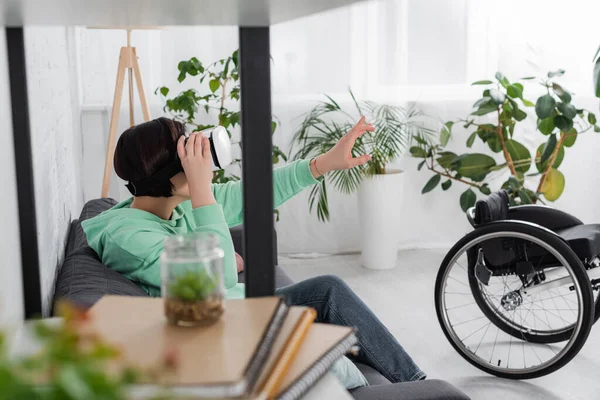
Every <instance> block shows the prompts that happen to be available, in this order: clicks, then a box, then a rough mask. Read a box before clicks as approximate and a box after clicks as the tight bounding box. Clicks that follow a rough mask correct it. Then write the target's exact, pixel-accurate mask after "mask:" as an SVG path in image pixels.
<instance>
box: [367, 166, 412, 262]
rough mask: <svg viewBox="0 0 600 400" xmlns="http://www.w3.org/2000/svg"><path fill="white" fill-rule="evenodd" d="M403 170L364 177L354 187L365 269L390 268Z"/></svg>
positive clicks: (395, 255)
mask: <svg viewBox="0 0 600 400" xmlns="http://www.w3.org/2000/svg"><path fill="white" fill-rule="evenodd" d="M403 193H404V172H403V171H401V170H388V171H387V173H386V174H385V175H375V176H370V177H365V178H364V179H363V180H362V182H361V185H360V187H359V189H358V213H359V221H360V231H361V245H362V265H363V266H364V267H365V268H369V269H391V268H394V267H395V266H396V262H397V259H398V242H399V236H398V234H399V232H400V226H401V220H400V211H401V209H402V198H403Z"/></svg>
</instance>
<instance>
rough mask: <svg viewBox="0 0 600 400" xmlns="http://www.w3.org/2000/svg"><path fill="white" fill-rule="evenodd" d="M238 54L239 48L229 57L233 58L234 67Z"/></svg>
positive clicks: (236, 64)
mask: <svg viewBox="0 0 600 400" xmlns="http://www.w3.org/2000/svg"><path fill="white" fill-rule="evenodd" d="M238 54H239V50H236V51H234V52H233V54H232V55H231V59H232V60H233V65H235V67H236V68H237V67H238Z"/></svg>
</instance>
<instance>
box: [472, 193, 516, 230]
mask: <svg viewBox="0 0 600 400" xmlns="http://www.w3.org/2000/svg"><path fill="white" fill-rule="evenodd" d="M474 214H475V215H474V218H473V219H474V222H475V224H477V225H480V224H487V223H489V222H494V221H501V220H505V219H507V218H508V192H507V191H506V190H500V191H499V192H496V193H492V194H491V195H489V196H488V197H487V198H486V199H484V200H479V201H478V202H477V203H475V210H474Z"/></svg>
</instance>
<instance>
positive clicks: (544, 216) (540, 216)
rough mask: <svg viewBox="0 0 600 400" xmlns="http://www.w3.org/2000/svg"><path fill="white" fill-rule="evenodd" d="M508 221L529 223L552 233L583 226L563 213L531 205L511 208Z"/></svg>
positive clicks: (550, 208) (577, 220) (569, 215)
mask: <svg viewBox="0 0 600 400" xmlns="http://www.w3.org/2000/svg"><path fill="white" fill-rule="evenodd" d="M508 219H511V220H517V221H525V222H531V223H533V224H537V225H541V226H543V227H544V228H548V229H550V230H552V231H556V230H558V229H565V228H570V227H572V226H575V225H583V222H581V221H580V220H579V219H577V218H575V217H574V216H572V215H571V214H567V213H566V212H564V211H560V210H557V209H555V208H552V207H548V206H540V205H533V204H528V205H522V206H515V207H511V208H510V209H509V210H508Z"/></svg>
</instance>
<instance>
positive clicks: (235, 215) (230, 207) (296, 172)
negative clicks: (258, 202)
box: [212, 160, 319, 226]
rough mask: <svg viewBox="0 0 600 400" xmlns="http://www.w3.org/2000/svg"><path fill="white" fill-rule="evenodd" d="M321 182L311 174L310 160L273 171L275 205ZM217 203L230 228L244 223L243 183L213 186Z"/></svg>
mask: <svg viewBox="0 0 600 400" xmlns="http://www.w3.org/2000/svg"><path fill="white" fill-rule="evenodd" d="M318 182H319V181H318V180H317V179H316V178H315V177H314V176H313V174H312V173H311V167H310V165H309V161H308V160H301V161H294V162H292V163H290V164H287V165H286V166H284V167H280V168H275V169H274V170H273V205H274V207H275V208H277V207H279V206H280V205H282V204H283V203H285V202H286V201H287V200H289V199H290V198H292V197H293V196H295V195H296V194H298V193H300V192H301V191H302V190H304V189H305V188H307V187H309V186H311V185H313V184H315V183H318ZM212 190H213V194H214V196H215V199H216V201H217V203H219V204H221V205H222V206H223V213H224V214H225V220H226V221H227V224H228V225H229V226H236V225H240V224H241V223H242V222H243V213H242V205H243V200H242V183H241V182H239V181H238V182H228V183H224V184H215V185H213V186H212Z"/></svg>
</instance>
